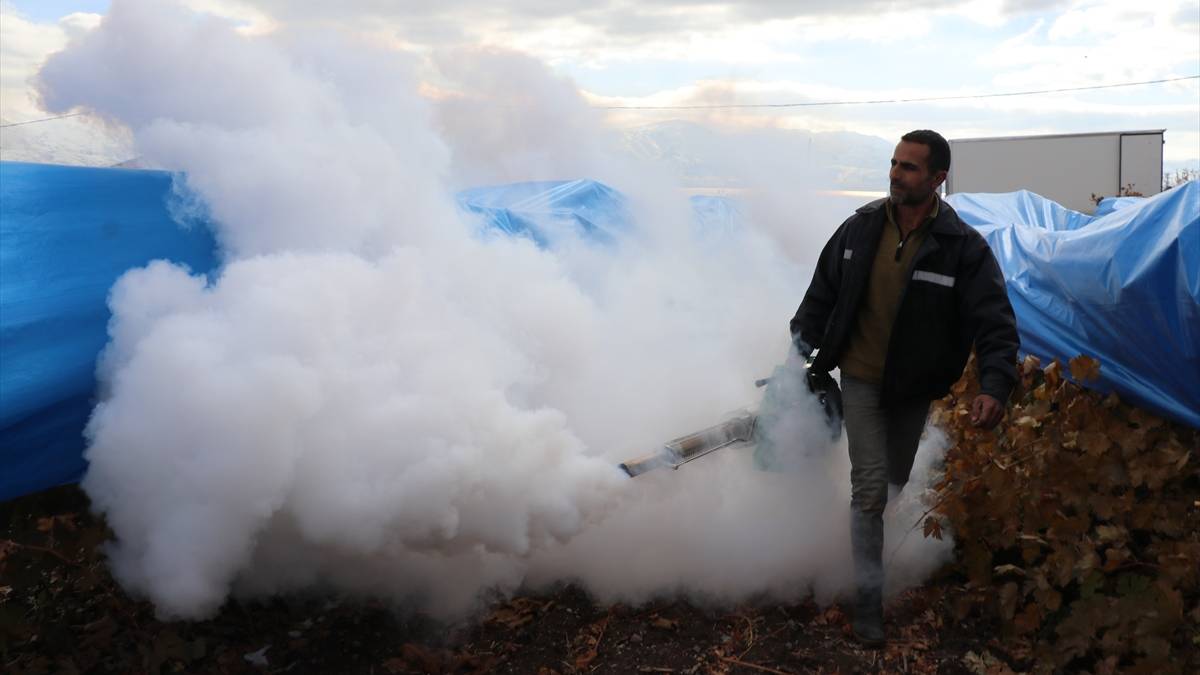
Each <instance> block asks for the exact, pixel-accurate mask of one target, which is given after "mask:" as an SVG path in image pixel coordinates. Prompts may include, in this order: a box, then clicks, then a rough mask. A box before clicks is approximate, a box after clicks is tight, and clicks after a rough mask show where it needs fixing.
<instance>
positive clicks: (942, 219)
mask: <svg viewBox="0 0 1200 675" xmlns="http://www.w3.org/2000/svg"><path fill="white" fill-rule="evenodd" d="M886 209H887V197H884V198H883V199H876V200H875V201H873V202H869V203H867V204H864V205H862V206H860V207H858V210H857V211H856V212H857V213H861V214H864V215H879V214H881V215H882V216H883V217H886V216H887V214H886ZM963 227H964V225H963V224H962V221H960V220H959V218H958V214H957V213H955V211H954V209H952V208H950V205H949V204H947V203H946V200H944V199H942V197H941V196H940V195H939V196H938V212H937V217H936V218H934V219H933V222H932V223H930V225H929V231H930V232H933V233H935V234H944V235H949V236H954V237H962V236H966V232H965V231H964V230H963Z"/></svg>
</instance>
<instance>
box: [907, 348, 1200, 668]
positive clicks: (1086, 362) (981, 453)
mask: <svg viewBox="0 0 1200 675" xmlns="http://www.w3.org/2000/svg"><path fill="white" fill-rule="evenodd" d="M1099 368H1100V364H1099V363H1097V361H1096V360H1095V359H1092V358H1089V357H1086V356H1080V357H1077V358H1074V359H1072V360H1071V361H1070V364H1069V369H1068V370H1069V376H1070V377H1067V375H1068V373H1065V372H1063V371H1064V369H1063V368H1062V366H1061V364H1060V363H1059V362H1058V361H1055V362H1054V363H1051V364H1050V365H1049V366H1046V367H1045V368H1043V367H1042V365H1041V364H1040V363H1039V362H1038V360H1037V359H1036V358H1034V357H1032V356H1031V357H1027V358H1026V359H1025V361H1024V362H1023V363H1021V364H1020V366H1019V369H1020V374H1021V382H1020V384H1019V386H1018V388H1017V391H1016V392H1014V394H1013V401H1012V404H1013V405H1012V408H1011V409H1010V411H1009V416H1008V417H1007V419H1006V421H1005V423H1003V424H1001V425H1000V426H999V427H997V428H996V429H995V430H991V431H983V430H980V429H977V428H975V427H973V426H972V425H971V423H970V418H969V408H970V405H971V401H972V399H973V398H974V396H975V394H976V393H977V392H978V381H977V380H976V379H975V376H974V375H973V373H974V372H975V369H974V368H973V367H970V368H968V369H967V373H968V375H965V376H964V377H963V379H962V380H960V381H959V382H958V383H957V384H956V385H955V386H954V388H953V390H952V391H951V393H950V395H948V396H947V397H946V398H945V399H943V400H942V401H940V402H938V403H937V404H935V406H934V411H933V422H934V423H936V424H938V425H939V426H940V427H942V428H943V429H944V430H945V431H946V433H947V435H948V437H949V442H950V447H949V449H948V450H947V453H946V457H945V473H944V476H943V477H942V478H941V480H940V482H939V484H938V485H937V491H938V497H937V502H936V505H935V506H934V508H933V509H931V512H930V515H929V516H928V517H927V518H926V520H925V522H924V524H923V525H924V531H925V535H926V536H934V537H940V536H941V533H942V529H943V528H944V527H949V528H950V530H951V531H953V532H954V534H955V537H956V547H957V554H958V555H957V557H956V561H957V562H956V565H957V566H958V568H959V572H961V574H962V576H963V577H965V579H966V580H967V581H966V584H965V586H964V587H963V588H962V592H961V593H960V594H959V595H958V596H957V597H956V599H955V600H954V602H953V611H954V613H955V614H957V615H958V618H960V619H962V618H965V617H967V616H968V615H971V614H975V615H980V616H984V617H988V618H992V619H994V620H996V621H997V623H998V624H999V625H1000V627H1001V631H1002V636H1001V637H1002V638H1003V639H1004V641H1005V643H1006V644H1009V645H1011V646H1012V647H1013V650H1014V655H1015V658H1016V659H1017V660H1019V661H1020V662H1021V663H1022V664H1023V666H1024V667H1029V668H1032V669H1034V670H1037V671H1042V672H1053V671H1071V672H1075V671H1081V670H1088V671H1091V672H1095V673H1110V672H1161V673H1169V672H1180V671H1181V670H1190V669H1191V668H1193V667H1197V666H1198V665H1200V664H1197V663H1196V659H1197V656H1196V655H1197V653H1198V652H1200V632H1198V631H1197V626H1198V625H1200V606H1198V596H1200V589H1198V584H1200V456H1198V455H1200V431H1198V430H1195V429H1191V428H1189V427H1185V426H1182V425H1178V424H1174V423H1171V422H1168V421H1165V420H1163V419H1160V418H1158V417H1156V416H1154V415H1151V414H1149V413H1147V412H1145V411H1144V410H1140V409H1138V408H1134V407H1131V406H1129V405H1127V404H1125V403H1123V402H1121V401H1120V400H1119V399H1118V398H1117V397H1116V396H1115V395H1111V394H1110V395H1108V396H1107V397H1105V396H1103V395H1101V394H1099V393H1096V392H1094V391H1090V390H1088V389H1085V388H1084V387H1082V386H1080V385H1079V384H1077V383H1085V384H1086V383H1087V382H1089V381H1092V380H1094V379H1095V378H1096V377H1097V375H1098V373H1099Z"/></svg>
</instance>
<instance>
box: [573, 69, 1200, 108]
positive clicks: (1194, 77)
mask: <svg viewBox="0 0 1200 675" xmlns="http://www.w3.org/2000/svg"><path fill="white" fill-rule="evenodd" d="M1183 80H1200V75H1188V76H1186V77H1170V78H1166V79H1162V80H1143V81H1141V82H1121V83H1118V84H1095V85H1091V86H1087V87H1062V88H1059V89H1035V90H1031V91H1008V92H1003V93H999V94H964V95H961V96H927V97H924V98H894V99H876V100H871V101H814V102H811V103H725V104H721V103H715V104H710V105H606V106H594V107H596V108H599V109H601V110H728V109H731V108H811V107H815V106H824V105H871V104H878V103H925V102H930V101H961V100H964V99H978V98H999V97H1001V96H1032V95H1034V94H1057V93H1060V92H1066V91H1088V90H1092V89H1114V88H1116V87H1136V86H1138V85H1143V84H1162V83H1164V82H1181V81H1183Z"/></svg>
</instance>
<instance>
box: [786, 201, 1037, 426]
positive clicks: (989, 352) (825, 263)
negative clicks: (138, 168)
mask: <svg viewBox="0 0 1200 675" xmlns="http://www.w3.org/2000/svg"><path fill="white" fill-rule="evenodd" d="M885 201H886V200H884V199H880V200H878V201H874V202H871V203H870V204H867V205H866V206H863V207H862V208H860V209H858V210H857V211H856V212H855V213H854V215H852V216H850V217H849V218H848V219H847V220H846V222H844V223H842V226H841V227H839V228H838V230H837V232H835V233H834V235H833V237H832V238H831V239H830V240H829V243H828V244H826V245H825V249H824V250H823V251H821V258H820V260H818V261H817V269H816V271H815V272H814V273H813V279H812V283H811V284H810V285H809V287H808V292H806V293H805V294H804V300H803V302H801V303H800V308H799V309H798V310H796V316H795V317H793V318H792V323H791V329H792V340H793V341H794V342H795V343H796V346H797V348H799V349H800V351H801V353H803V354H807V353H809V352H811V351H812V350H813V349H816V348H818V347H819V348H820V350H821V351H820V352H818V354H817V357H816V360H815V361H814V363H813V368H814V369H816V370H818V371H820V372H828V371H830V370H832V369H833V368H835V367H836V366H837V365H838V362H839V361H840V360H841V357H842V352H843V351H844V350H845V348H846V344H847V342H848V340H849V339H850V333H851V330H852V329H853V327H854V321H855V315H856V314H857V312H858V307H859V304H860V303H861V302H862V298H863V295H864V293H865V291H866V288H867V280H868V277H869V276H870V273H871V267H872V263H873V261H874V260H875V252H876V249H877V248H878V246H879V239H880V234H881V232H882V228H883V227H884V225H885V224H887V213H886V208H885V206H884V203H885ZM928 227H929V228H930V230H929V233H928V235H927V236H926V237H925V240H924V241H923V242H922V243H921V248H920V249H918V251H917V255H916V257H915V258H914V259H913V263H912V269H911V272H910V273H909V274H908V275H907V276H908V283H907V284H906V285H905V288H904V290H903V292H902V293H901V295H900V306H899V310H898V312H897V314H896V322H895V323H894V324H893V326H892V336H891V340H890V342H889V343H888V352H887V360H886V363H885V364H884V369H883V382H882V392H881V398H882V401H881V402H882V404H883V405H885V406H886V405H891V404H893V403H897V402H900V401H903V400H906V399H917V398H920V399H928V400H932V399H936V398H941V397H942V396H945V395H946V392H948V391H949V390H950V386H951V385H952V384H954V383H955V382H956V381H957V380H958V378H959V377H961V376H962V372H963V368H964V367H965V366H966V363H967V357H968V356H969V355H970V353H971V346H972V344H974V346H975V355H976V359H977V362H978V364H979V373H980V385H981V386H980V388H981V390H982V391H983V392H984V393H987V394H990V395H992V396H994V397H995V398H996V399H997V400H999V401H1000V402H1001V403H1004V402H1005V401H1007V399H1008V395H1009V393H1010V392H1011V391H1012V387H1013V384H1014V383H1015V382H1016V379H1017V372H1016V360H1017V347H1018V345H1019V343H1020V340H1019V338H1018V337H1017V320H1016V317H1014V316H1013V310H1012V305H1011V304H1009V301H1008V293H1007V291H1006V289H1005V286H1004V275H1003V274H1001V272H1000V266H999V264H997V263H996V258H995V256H993V255H992V249H991V248H990V247H989V246H988V244H987V241H985V240H984V238H983V237H982V236H981V235H980V234H979V233H978V232H977V231H975V229H974V228H972V227H970V226H968V225H967V224H966V223H964V222H963V221H962V219H961V218H959V217H958V214H957V213H955V212H954V209H952V208H950V205H949V204H946V203H945V202H942V203H941V204H940V205H939V207H938V214H937V217H936V218H935V219H934V221H933V222H932V223H930V224H929V226H928Z"/></svg>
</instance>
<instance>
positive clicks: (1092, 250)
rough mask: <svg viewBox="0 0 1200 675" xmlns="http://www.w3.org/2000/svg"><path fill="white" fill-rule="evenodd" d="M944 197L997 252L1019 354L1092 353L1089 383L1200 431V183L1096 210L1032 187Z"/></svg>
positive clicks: (1064, 356) (1061, 355)
mask: <svg viewBox="0 0 1200 675" xmlns="http://www.w3.org/2000/svg"><path fill="white" fill-rule="evenodd" d="M947 201H949V202H950V204H951V205H952V206H954V208H955V209H956V210H957V211H958V213H959V215H960V216H962V218H963V220H965V221H967V222H968V223H970V224H971V225H973V226H975V227H976V228H978V229H979V230H980V231H981V232H983V233H984V235H985V236H986V237H987V240H988V243H989V244H990V245H991V247H992V251H993V252H994V253H995V254H996V258H997V259H998V260H999V261H1000V266H1001V268H1003V269H1004V276H1005V278H1006V279H1007V281H1008V295H1009V298H1010V299H1011V300H1012V303H1013V309H1014V310H1015V311H1016V314H1017V328H1018V330H1019V331H1020V333H1021V349H1022V351H1024V352H1026V353H1030V354H1034V355H1036V356H1038V357H1039V358H1041V359H1042V360H1043V361H1046V360H1048V359H1050V358H1058V359H1061V360H1063V361H1064V362H1065V361H1066V360H1067V359H1070V358H1072V357H1075V356H1078V355H1080V354H1086V355H1088V356H1092V357H1095V358H1097V359H1098V360H1099V361H1100V381H1099V382H1098V383H1096V384H1094V385H1090V386H1094V387H1096V388H1099V389H1101V390H1103V391H1116V392H1117V393H1118V394H1119V395H1120V396H1121V398H1123V399H1125V400H1127V401H1130V402H1132V403H1135V404H1137V405H1139V406H1142V407H1144V408H1147V409H1149V410H1153V411H1156V412H1158V413H1160V414H1162V415H1165V416H1167V417H1170V418H1173V419H1175V420H1178V421H1181V422H1184V423H1186V424H1189V425H1191V426H1193V427H1198V428H1200V183H1196V182H1195V181H1192V182H1189V183H1186V184H1184V185H1182V186H1180V187H1177V188H1175V189H1173V190H1168V191H1167V192H1163V193H1161V194H1158V195H1155V196H1154V197H1150V198H1144V199H1143V198H1137V199H1135V200H1134V199H1131V198H1122V199H1120V200H1105V201H1106V202H1108V201H1113V202H1116V204H1113V205H1110V207H1109V208H1104V209H1100V210H1098V211H1099V212H1101V213H1103V214H1104V215H1100V216H1087V215H1084V214H1082V213H1077V212H1075V211H1070V210H1067V209H1064V208H1063V207H1061V206H1059V205H1058V204H1055V203H1054V202H1051V201H1049V200H1047V199H1045V198H1043V197H1039V196H1038V195H1036V194H1033V193H1032V192H1027V191H1020V192H1013V193H1007V194H956V195H951V196H950V197H949V199H948V200H947ZM1101 206H1104V205H1103V204H1101ZM1112 206H1116V208H1112Z"/></svg>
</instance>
